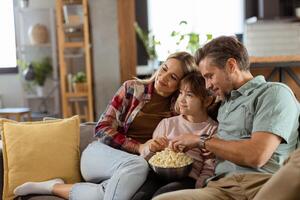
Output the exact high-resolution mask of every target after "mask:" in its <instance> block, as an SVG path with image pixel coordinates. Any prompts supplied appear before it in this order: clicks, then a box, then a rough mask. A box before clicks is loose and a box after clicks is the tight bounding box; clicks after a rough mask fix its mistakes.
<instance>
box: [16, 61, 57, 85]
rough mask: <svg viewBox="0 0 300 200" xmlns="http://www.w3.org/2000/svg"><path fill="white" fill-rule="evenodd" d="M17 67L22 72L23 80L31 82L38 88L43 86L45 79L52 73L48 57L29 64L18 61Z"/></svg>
mask: <svg viewBox="0 0 300 200" xmlns="http://www.w3.org/2000/svg"><path fill="white" fill-rule="evenodd" d="M18 65H19V67H20V68H21V70H22V71H23V75H24V78H25V80H26V81H32V82H33V83H35V84H36V85H39V86H44V84H45V82H46V79H47V77H48V76H50V75H51V73H52V65H51V62H50V58H48V57H45V58H43V59H42V60H40V61H32V62H31V63H29V64H28V63H26V62H25V61H18Z"/></svg>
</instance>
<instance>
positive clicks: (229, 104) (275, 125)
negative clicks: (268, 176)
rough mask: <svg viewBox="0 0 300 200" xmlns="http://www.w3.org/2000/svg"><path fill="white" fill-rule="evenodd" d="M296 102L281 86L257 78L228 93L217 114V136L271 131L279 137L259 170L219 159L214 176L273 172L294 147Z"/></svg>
mask: <svg viewBox="0 0 300 200" xmlns="http://www.w3.org/2000/svg"><path fill="white" fill-rule="evenodd" d="M298 117H299V103H298V101H297V100H296V98H295V96H294V94H293V92H292V91H291V90H290V89H289V87H287V86H286V85H284V84H282V83H273V82H266V81H265V79H264V77H263V76H257V77H255V78H253V79H252V80H250V81H248V82H247V83H245V84H244V85H243V86H241V87H240V88H239V89H237V90H233V91H232V92H231V95H230V98H228V99H226V100H225V101H224V102H223V103H222V105H221V107H220V109H219V113H218V121H219V127H218V137H219V138H221V139H224V140H243V139H249V138H251V135H252V134H253V133H255V132H257V131H266V132H271V133H273V134H275V135H278V136H279V137H281V138H282V143H281V144H280V145H279V146H278V148H277V149H276V151H275V152H274V154H273V155H272V157H271V158H270V160H269V161H268V162H267V163H266V164H265V165H264V166H263V167H261V168H256V169H255V168H250V167H244V166H239V165H236V164H234V163H232V162H229V161H225V160H222V159H218V164H217V167H216V173H217V174H218V173H224V172H251V171H252V172H266V173H274V172H275V171H277V170H278V169H279V167H280V166H281V165H282V163H283V161H284V160H285V159H286V158H287V157H288V155H289V153H290V152H292V151H293V150H294V149H295V148H296V143H297V137H298V130H297V129H298V126H299V122H298Z"/></svg>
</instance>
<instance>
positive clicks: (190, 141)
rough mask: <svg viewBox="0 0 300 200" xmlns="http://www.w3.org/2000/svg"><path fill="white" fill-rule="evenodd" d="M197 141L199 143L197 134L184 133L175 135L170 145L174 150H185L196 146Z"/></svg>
mask: <svg viewBox="0 0 300 200" xmlns="http://www.w3.org/2000/svg"><path fill="white" fill-rule="evenodd" d="M198 143H199V136H198V135H194V134H190V133H189V134H184V135H180V136H177V137H175V138H174V139H173V140H172V141H171V143H170V147H171V148H172V149H173V150H174V151H187V150H189V149H192V148H195V147H197V146H198ZM183 147H184V148H183Z"/></svg>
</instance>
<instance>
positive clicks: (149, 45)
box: [134, 22, 160, 67]
mask: <svg viewBox="0 0 300 200" xmlns="http://www.w3.org/2000/svg"><path fill="white" fill-rule="evenodd" d="M134 28H135V32H136V34H137V35H138V38H139V39H140V40H141V41H142V43H143V46H144V48H145V50H146V52H147V55H148V65H149V66H151V67H156V66H155V65H158V60H157V52H156V49H155V47H156V46H157V45H160V41H158V40H157V39H156V38H155V36H154V35H153V34H152V32H151V31H149V32H147V31H144V30H143V29H142V28H141V27H140V26H139V25H138V23H137V22H135V23H134Z"/></svg>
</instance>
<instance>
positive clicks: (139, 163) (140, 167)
mask: <svg viewBox="0 0 300 200" xmlns="http://www.w3.org/2000/svg"><path fill="white" fill-rule="evenodd" d="M123 167H126V168H127V169H131V170H135V171H136V172H139V173H142V174H148V171H149V165H148V162H147V161H146V160H145V159H144V158H143V157H141V156H133V157H132V158H131V159H129V160H128V161H127V162H125V163H123V166H122V168H123Z"/></svg>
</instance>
